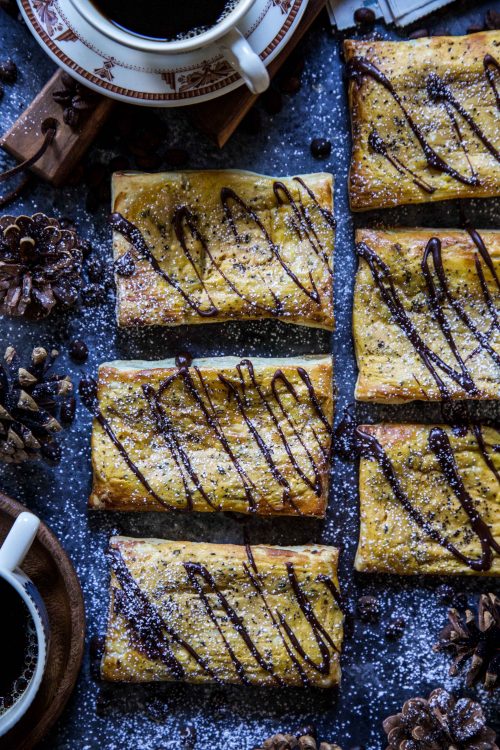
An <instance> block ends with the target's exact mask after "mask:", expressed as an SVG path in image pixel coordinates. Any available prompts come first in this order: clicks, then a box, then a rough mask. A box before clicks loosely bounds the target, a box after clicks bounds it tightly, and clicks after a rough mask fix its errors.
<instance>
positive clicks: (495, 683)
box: [434, 594, 500, 690]
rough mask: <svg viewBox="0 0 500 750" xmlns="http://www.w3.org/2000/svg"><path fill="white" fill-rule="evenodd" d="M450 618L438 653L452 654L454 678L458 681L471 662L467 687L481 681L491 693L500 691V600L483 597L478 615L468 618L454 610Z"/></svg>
mask: <svg viewBox="0 0 500 750" xmlns="http://www.w3.org/2000/svg"><path fill="white" fill-rule="evenodd" d="M448 618H449V623H448V624H447V625H446V626H445V627H444V628H443V630H442V631H441V633H440V635H439V643H436V644H435V646H434V650H435V651H447V652H449V653H451V655H452V656H453V663H452V665H451V667H450V674H451V675H452V676H453V677H455V676H456V675H457V674H459V673H460V672H461V671H462V669H463V668H464V666H465V665H466V664H467V662H469V661H470V664H469V668H468V671H467V677H466V685H467V687H471V686H472V685H475V684H476V683H477V682H480V681H481V682H483V684H484V686H485V688H487V689H488V690H494V689H495V688H497V687H499V686H500V680H499V672H500V599H498V597H497V596H495V594H482V595H481V597H480V599H479V607H478V611H477V614H476V615H475V614H474V613H473V612H472V611H471V610H470V609H466V610H465V615H464V616H462V615H461V614H460V613H459V612H458V610H456V609H450V610H449V612H448Z"/></svg>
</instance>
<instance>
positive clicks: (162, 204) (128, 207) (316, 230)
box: [111, 170, 334, 330]
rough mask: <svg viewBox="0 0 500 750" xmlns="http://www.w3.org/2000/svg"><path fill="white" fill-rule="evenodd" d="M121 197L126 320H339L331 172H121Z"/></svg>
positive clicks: (116, 200) (117, 184) (324, 324)
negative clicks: (279, 174) (277, 175)
mask: <svg viewBox="0 0 500 750" xmlns="http://www.w3.org/2000/svg"><path fill="white" fill-rule="evenodd" d="M112 205H113V209H112V210H113V212H114V213H113V215H112V217H111V222H112V226H113V228H114V231H113V248H114V257H115V260H116V261H117V266H116V268H117V269H118V272H117V274H116V284H117V316H118V324H119V325H120V326H151V325H163V326H175V325H181V324H184V323H190V324H193V323H216V322H223V321H228V320H251V319H261V318H272V317H275V318H278V319H279V320H283V321H285V322H288V323H296V324H300V325H306V326H314V327H318V328H325V329H327V330H331V329H332V328H333V266H332V263H333V243H334V219H333V213H332V211H333V192H332V176H331V175H330V174H309V175H302V176H300V177H282V178H274V177H265V176H261V175H257V174H254V173H252V172H242V171H237V170H234V171H200V172H167V173H162V174H140V173H130V172H127V173H124V172H119V173H116V174H114V175H113V199H112ZM122 256H125V258H124V259H123V260H122ZM130 258H132V260H133V263H132V265H130ZM127 259H128V262H125V261H126V260H127ZM120 267H127V269H128V270H127V271H126V273H127V274H128V275H123V273H121V272H120ZM131 270H132V273H130V271H131Z"/></svg>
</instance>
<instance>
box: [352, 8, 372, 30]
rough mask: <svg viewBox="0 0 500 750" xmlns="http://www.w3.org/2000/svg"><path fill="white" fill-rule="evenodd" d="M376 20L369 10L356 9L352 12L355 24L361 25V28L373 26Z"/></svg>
mask: <svg viewBox="0 0 500 750" xmlns="http://www.w3.org/2000/svg"><path fill="white" fill-rule="evenodd" d="M376 20H377V19H376V16H375V13H374V12H373V10H372V9H371V8H357V10H355V11H354V21H355V23H359V24H362V25H363V26H373V24H374V23H375V21H376Z"/></svg>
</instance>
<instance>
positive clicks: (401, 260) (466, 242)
mask: <svg viewBox="0 0 500 750" xmlns="http://www.w3.org/2000/svg"><path fill="white" fill-rule="evenodd" d="M356 242H357V244H356V248H357V251H358V256H359V267H358V271H357V274H356V282H355V291H354V315H353V331H354V341H355V348H356V358H357V362H358V368H359V376H358V381H357V385H356V398H357V399H359V400H361V401H376V402H379V403H392V402H395V403H397V402H403V401H412V400H419V401H439V400H447V399H498V398H500V326H499V321H500V282H499V280H500V232H495V231H481V232H476V231H473V230H471V234H469V232H466V231H454V230H449V229H444V230H443V229H441V230H433V229H394V230H388V231H375V230H368V229H363V230H359V231H357V232H356Z"/></svg>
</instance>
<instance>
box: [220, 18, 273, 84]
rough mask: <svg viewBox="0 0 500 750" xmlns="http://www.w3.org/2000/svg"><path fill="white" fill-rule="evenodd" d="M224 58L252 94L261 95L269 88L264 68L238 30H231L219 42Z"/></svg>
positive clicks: (267, 74)
mask: <svg viewBox="0 0 500 750" xmlns="http://www.w3.org/2000/svg"><path fill="white" fill-rule="evenodd" d="M219 45H220V48H221V50H222V52H223V53H224V56H225V57H226V58H227V59H228V60H229V62H230V63H231V65H232V66H233V68H236V70H237V71H238V73H239V74H240V76H241V77H242V78H243V80H244V81H245V83H246V85H247V86H248V88H249V89H250V91H251V92H252V94H262V92H263V91H265V90H266V89H267V88H268V86H269V73H268V72H267V70H266V66H265V65H264V63H263V62H262V60H261V59H260V57H259V56H258V54H257V53H256V52H254V51H253V49H252V48H251V47H250V45H249V44H248V42H247V40H246V39H245V37H244V36H243V34H241V33H240V32H239V31H238V29H231V30H230V31H228V33H227V34H226V36H225V37H223V38H222V40H221V41H220V42H219Z"/></svg>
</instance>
